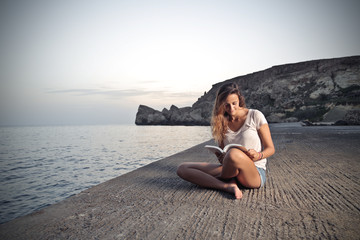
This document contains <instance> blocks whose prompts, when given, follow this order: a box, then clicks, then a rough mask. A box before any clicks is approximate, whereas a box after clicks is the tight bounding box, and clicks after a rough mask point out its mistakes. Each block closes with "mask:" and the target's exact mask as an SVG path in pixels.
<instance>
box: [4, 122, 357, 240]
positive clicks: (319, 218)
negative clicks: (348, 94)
mask: <svg viewBox="0 0 360 240" xmlns="http://www.w3.org/2000/svg"><path fill="white" fill-rule="evenodd" d="M270 127H271V131H272V136H273V140H274V144H275V147H276V153H275V155H274V156H273V157H271V158H269V159H268V172H267V182H266V184H265V187H263V188H261V189H251V190H249V189H243V190H242V191H243V198H242V199H241V200H234V199H233V196H232V195H231V194H228V193H224V192H220V191H216V190H210V189H204V188H200V187H197V186H195V185H193V184H190V183H187V182H185V181H183V180H182V179H180V178H179V177H177V176H176V168H177V166H178V165H179V164H180V163H181V162H185V161H212V162H216V159H215V157H214V156H213V155H212V154H211V153H209V152H208V151H207V150H206V149H205V148H204V145H206V144H213V141H212V140H210V141H207V142H204V143H202V144H199V145H196V146H194V147H192V148H190V149H187V150H185V151H182V152H180V153H177V154H175V155H172V156H169V157H166V158H164V159H162V160H159V161H156V162H153V163H150V164H148V165H146V166H144V167H141V168H139V169H136V170H134V171H132V172H129V173H126V174H124V175H121V176H119V177H117V178H114V179H111V180H109V181H107V182H104V183H101V184H99V185H96V186H94V187H92V188H90V189H87V190H85V191H83V192H81V193H79V194H77V195H75V196H72V197H69V198H67V199H65V200H63V201H61V202H59V203H57V204H54V205H51V206H49V207H45V208H43V209H41V210H39V211H37V212H34V213H32V214H29V215H26V216H23V217H20V218H17V219H15V220H12V221H10V222H7V223H4V224H1V225H0V238H1V239H24V238H26V239H39V238H91V239H93V238H102V239H104V238H105V239H108V238H117V239H128V238H132V239H159V238H166V239H177V238H185V239H189V238H192V239H209V238H221V239H249V238H267V239H278V238H282V239H284V238H315V237H317V238H319V237H321V238H341V239H356V238H357V237H358V236H359V235H360V230H359V228H358V226H359V225H360V200H359V199H360V183H359V182H360V181H359V176H360V160H359V158H358V157H357V156H359V155H360V149H359V147H358V146H360V126H359V127H358V126H326V127H315V126H314V127H311V128H308V127H296V126H295V125H293V124H287V125H286V124H285V125H273V124H272V125H270Z"/></svg>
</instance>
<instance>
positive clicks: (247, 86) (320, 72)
mask: <svg viewBox="0 0 360 240" xmlns="http://www.w3.org/2000/svg"><path fill="white" fill-rule="evenodd" d="M228 82H236V83H237V84H238V85H239V86H240V88H241V91H242V94H243V95H244V96H245V99H246V105H247V107H248V108H254V109H259V110H260V111H262V112H263V113H264V115H265V116H266V118H267V120H268V121H269V122H271V123H280V122H298V121H307V122H331V123H336V124H351V125H353V124H360V56H352V57H343V58H334V59H323V60H314V61H306V62H300V63H294V64H285V65H280V66H274V67H271V68H269V69H266V70H263V71H259V72H255V73H251V74H247V75H244V76H239V77H235V78H232V79H229V80H226V81H223V82H219V83H217V84H214V85H213V86H212V88H211V89H210V91H208V92H205V93H204V95H203V96H201V97H200V98H199V99H198V100H197V101H196V102H195V103H194V104H193V105H192V106H191V107H184V108H178V107H176V106H174V105H172V106H171V107H170V109H166V108H164V109H163V110H162V111H158V110H155V109H152V108H150V107H148V106H145V105H140V106H139V109H138V112H137V114H136V120H135V124H137V125H186V126H191V125H210V119H211V113H212V108H213V104H214V101H215V96H216V92H217V91H218V89H219V88H220V86H221V85H223V84H224V83H228Z"/></svg>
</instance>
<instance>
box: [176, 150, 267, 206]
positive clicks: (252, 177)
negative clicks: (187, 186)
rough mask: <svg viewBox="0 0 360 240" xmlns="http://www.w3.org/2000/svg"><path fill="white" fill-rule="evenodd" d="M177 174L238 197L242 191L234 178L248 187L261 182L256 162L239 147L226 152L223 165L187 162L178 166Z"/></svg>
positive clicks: (200, 184) (254, 186)
mask: <svg viewBox="0 0 360 240" xmlns="http://www.w3.org/2000/svg"><path fill="white" fill-rule="evenodd" d="M177 174H178V175H179V177H181V178H183V179H184V180H186V181H189V182H191V183H194V184H197V185H199V186H201V187H206V188H214V189H219V190H222V191H226V192H230V193H233V194H234V195H235V198H237V199H239V198H241V197H242V192H241V191H240V189H239V187H238V186H237V184H236V181H235V180H234V178H236V179H237V181H238V182H239V183H240V184H241V185H243V186H244V187H247V188H258V187H260V184H261V179H260V175H259V173H258V171H257V169H256V167H255V164H254V162H253V161H252V160H251V159H250V158H249V157H248V156H247V155H246V154H244V153H243V152H242V151H240V150H238V149H231V150H230V151H229V152H228V153H227V154H226V156H225V158H224V160H223V165H220V164H214V163H204V162H186V163H182V164H181V165H180V166H179V167H178V169H177ZM232 179H233V180H232ZM223 180H225V181H223ZM226 180H230V181H226Z"/></svg>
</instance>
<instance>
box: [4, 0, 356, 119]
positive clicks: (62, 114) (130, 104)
mask: <svg viewBox="0 0 360 240" xmlns="http://www.w3.org/2000/svg"><path fill="white" fill-rule="evenodd" d="M359 13H360V1H358V0H353V1H350V0H338V1H332V0H301V1H300V0H298V1H295V0H282V1H280V0H271V1H268V0H267V1H261V0H258V1H241V0H238V1H229V0H218V1H211V0H204V1H197V0H190V1H186V0H183V1H171V0H166V1H160V0H159V1H141V0H136V1H135V0H134V1H130V0H128V1H120V0H118V1H115V0H114V1H110V0H99V1H91V0H84V1H77V0H61V1H59V0H53V1H51V0H43V1H34V0H26V1H25V0H24V1H21V0H9V1H5V0H3V1H1V3H0V84H1V85H0V125H19V124H21V125H24V124H25V125H28V124H30V125H32V124H113V123H120V124H122V123H133V122H134V121H135V114H136V111H137V107H138V105H139V104H145V105H148V106H150V107H153V108H156V109H159V110H162V108H164V107H167V108H169V107H170V105H171V104H175V105H177V106H179V107H183V106H190V105H191V104H192V103H194V102H195V101H196V100H197V98H198V97H200V96H201V95H202V94H203V93H204V91H208V90H209V89H210V88H211V86H212V84H215V83H217V82H220V81H224V80H226V79H229V78H233V77H236V76H240V75H244V74H248V73H252V72H256V71H260V70H264V69H266V68H269V67H271V66H274V65H280V64H286V63H294V62H301V61H307V60H314V59H323V58H334V57H344V56H352V55H360V27H359V24H360V14H359Z"/></svg>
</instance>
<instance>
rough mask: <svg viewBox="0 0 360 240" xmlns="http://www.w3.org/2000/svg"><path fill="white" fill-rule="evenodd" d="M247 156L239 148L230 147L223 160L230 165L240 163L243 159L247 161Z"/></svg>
mask: <svg viewBox="0 0 360 240" xmlns="http://www.w3.org/2000/svg"><path fill="white" fill-rule="evenodd" d="M248 160H249V157H248V156H247V155H246V154H245V153H244V152H243V151H241V150H239V149H230V151H229V152H228V153H227V154H226V156H225V159H224V162H226V163H227V164H231V165H234V166H235V165H236V166H238V165H241V164H242V163H243V162H244V161H248Z"/></svg>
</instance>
